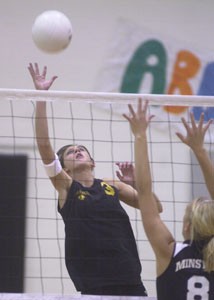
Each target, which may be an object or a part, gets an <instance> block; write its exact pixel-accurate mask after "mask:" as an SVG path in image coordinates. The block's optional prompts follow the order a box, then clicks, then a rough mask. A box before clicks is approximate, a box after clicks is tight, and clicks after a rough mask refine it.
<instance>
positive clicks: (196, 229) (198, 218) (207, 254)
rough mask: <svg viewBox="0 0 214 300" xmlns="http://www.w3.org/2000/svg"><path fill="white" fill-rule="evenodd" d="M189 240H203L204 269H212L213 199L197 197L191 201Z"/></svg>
mask: <svg viewBox="0 0 214 300" xmlns="http://www.w3.org/2000/svg"><path fill="white" fill-rule="evenodd" d="M190 222H191V240H192V241H193V240H194V241H203V242H204V247H203V248H202V255H203V260H204V263H205V271H206V272H211V271H214V200H209V199H207V198H203V197H200V198H197V199H195V200H193V202H192V203H191V213H190Z"/></svg>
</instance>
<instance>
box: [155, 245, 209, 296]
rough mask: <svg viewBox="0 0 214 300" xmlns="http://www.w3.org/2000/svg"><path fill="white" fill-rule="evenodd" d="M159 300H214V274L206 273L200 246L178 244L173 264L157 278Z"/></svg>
mask: <svg viewBox="0 0 214 300" xmlns="http://www.w3.org/2000/svg"><path fill="white" fill-rule="evenodd" d="M157 295H158V300H214V272H211V273H207V272H205V271H204V262H203V259H202V254H201V250H200V247H199V245H197V244H196V243H195V242H193V243H192V244H189V243H188V242H185V243H183V244H182V243H176V244H175V248H174V253H173V256H172V259H171V262H170V264H169V266H168V268H167V269H166V271H165V272H164V273H163V274H162V275H160V276H159V277H158V278H157Z"/></svg>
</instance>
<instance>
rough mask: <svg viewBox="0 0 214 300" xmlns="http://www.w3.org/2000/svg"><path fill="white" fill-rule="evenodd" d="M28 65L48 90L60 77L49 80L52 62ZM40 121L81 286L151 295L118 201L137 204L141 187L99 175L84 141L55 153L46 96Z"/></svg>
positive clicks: (70, 266)
mask: <svg viewBox="0 0 214 300" xmlns="http://www.w3.org/2000/svg"><path fill="white" fill-rule="evenodd" d="M28 69H29V72H30V74H31V76H32V79H33V82H34V85H35V87H36V89H38V90H48V89H49V88H50V86H51V85H52V83H53V82H54V80H55V79H56V78H57V77H56V76H54V77H52V78H51V79H50V80H47V79H46V72H47V68H46V67H45V68H44V70H43V72H42V73H41V74H40V71H39V67H38V64H35V66H33V65H32V64H30V65H29V67H28ZM35 125H36V139H37V144H38V149H39V152H40V155H41V158H42V161H43V163H44V166H45V168H46V171H47V174H48V176H49V177H50V180H51V182H52V184H53V185H54V187H55V189H56V190H57V192H58V200H59V201H58V211H59V213H60V214H61V215H62V218H63V220H64V223H65V261H66V267H67V270H68V273H69V275H70V277H71V279H72V281H73V283H74V285H75V287H76V289H77V290H78V291H81V293H82V294H92V295H93V294H94V295H134V296H145V295H147V293H146V290H145V288H144V285H143V283H142V281H141V275H140V274H141V264H140V260H139V256H138V252H137V247H136V242H135V238H134V234H133V231H132V228H131V224H130V221H129V217H128V215H127V213H126V212H125V210H124V209H123V208H122V206H121V204H120V201H119V200H121V201H123V202H125V203H126V204H128V205H130V206H132V207H135V208H138V207H139V205H138V200H137V193H136V191H134V190H133V189H131V188H130V187H129V186H128V185H127V184H125V183H123V182H121V181H113V180H111V179H103V180H102V179H96V178H94V175H93V169H94V167H95V162H94V160H93V159H92V157H91V155H90V153H89V152H88V150H87V149H86V148H85V147H84V146H82V145H66V146H64V147H62V148H61V149H60V150H59V151H58V153H57V154H55V153H54V150H53V148H52V146H51V143H50V139H49V134H48V123H47V116H46V103H45V102H37V103H36V117H35ZM121 176H122V175H121ZM156 200H157V199H156ZM156 203H158V207H159V210H161V204H160V203H159V202H156Z"/></svg>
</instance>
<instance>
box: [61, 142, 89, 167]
mask: <svg viewBox="0 0 214 300" xmlns="http://www.w3.org/2000/svg"><path fill="white" fill-rule="evenodd" d="M72 146H80V147H83V148H84V149H85V150H86V151H87V152H88V155H89V157H90V159H91V160H92V161H93V162H94V159H93V158H92V157H91V154H90V152H89V151H88V149H87V148H86V147H85V146H83V145H76V144H69V145H65V146H63V147H62V148H60V149H59V150H58V151H57V155H58V157H59V161H60V163H61V165H62V167H63V168H64V167H65V161H64V153H65V151H66V149H67V148H69V147H72Z"/></svg>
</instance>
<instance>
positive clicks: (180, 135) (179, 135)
mask: <svg viewBox="0 0 214 300" xmlns="http://www.w3.org/2000/svg"><path fill="white" fill-rule="evenodd" d="M175 134H176V135H177V137H178V138H179V139H180V140H181V141H182V142H183V143H185V137H184V136H183V134H181V133H180V132H176V133H175Z"/></svg>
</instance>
